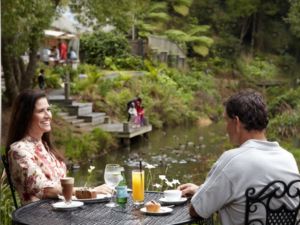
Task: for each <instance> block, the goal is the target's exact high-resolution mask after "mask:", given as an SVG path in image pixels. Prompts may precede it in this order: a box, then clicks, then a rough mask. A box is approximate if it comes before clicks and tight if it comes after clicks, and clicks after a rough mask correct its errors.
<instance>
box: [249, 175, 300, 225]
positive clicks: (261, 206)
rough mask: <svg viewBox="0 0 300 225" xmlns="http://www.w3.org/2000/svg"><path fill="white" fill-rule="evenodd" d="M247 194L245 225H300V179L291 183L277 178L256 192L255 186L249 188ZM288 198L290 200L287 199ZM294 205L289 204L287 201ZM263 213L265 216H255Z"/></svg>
mask: <svg viewBox="0 0 300 225" xmlns="http://www.w3.org/2000/svg"><path fill="white" fill-rule="evenodd" d="M245 194H246V213H245V225H250V224H252V225H253V224H260V225H264V224H266V225H299V224H300V218H299V216H298V215H299V209H300V180H294V181H291V182H290V183H289V184H286V183H284V182H283V181H280V180H276V181H273V182H271V183H269V184H268V185H267V186H265V187H264V188H263V189H261V190H260V191H258V192H257V193H256V190H255V188H248V189H247V190H246V192H245ZM287 198H288V200H287ZM289 200H290V202H293V203H294V205H295V206H294V207H293V208H291V207H290V206H287V201H289ZM257 213H259V214H260V215H261V214H262V213H263V215H264V216H263V217H264V218H261V217H255V215H257Z"/></svg>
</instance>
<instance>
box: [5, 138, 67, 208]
mask: <svg viewBox="0 0 300 225" xmlns="http://www.w3.org/2000/svg"><path fill="white" fill-rule="evenodd" d="M8 156H9V168H10V172H11V176H12V180H13V183H14V186H15V187H16V190H17V192H18V193H19V195H20V198H21V201H22V204H27V203H29V202H33V201H36V200H39V199H41V198H42V197H43V194H44V188H46V187H56V188H59V187H60V178H62V177H65V176H66V165H65V163H64V162H61V161H59V160H58V159H57V158H56V157H55V156H54V154H53V153H52V152H50V151H48V150H47V149H46V148H45V146H44V144H43V143H42V142H41V141H37V140H35V139H33V138H32V137H29V136H27V137H25V138H23V139H22V140H20V141H17V142H14V143H13V144H12V145H11V146H10V150H9V152H8Z"/></svg>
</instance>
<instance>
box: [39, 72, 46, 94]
mask: <svg viewBox="0 0 300 225" xmlns="http://www.w3.org/2000/svg"><path fill="white" fill-rule="evenodd" d="M38 83H39V87H40V89H41V90H44V89H45V71H44V70H43V69H41V70H40V74H39V76H38Z"/></svg>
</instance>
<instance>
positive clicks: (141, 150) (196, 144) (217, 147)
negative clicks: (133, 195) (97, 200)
mask: <svg viewBox="0 0 300 225" xmlns="http://www.w3.org/2000/svg"><path fill="white" fill-rule="evenodd" d="M132 142H133V143H132V144H131V147H130V149H128V148H120V149H118V150H115V151H111V152H109V153H107V154H106V155H105V156H103V157H101V158H98V159H94V160H92V161H88V160H87V163H86V164H85V165H82V166H81V167H80V169H79V170H76V171H72V172H71V174H70V175H71V176H74V177H75V181H76V185H77V186H82V185H84V184H85V182H86V181H87V180H89V182H88V186H95V185H99V184H102V183H104V179H103V176H104V168H105V164H107V163H117V164H120V165H122V166H124V168H125V171H126V172H125V175H126V179H127V184H128V186H129V187H131V170H133V169H135V168H138V165H139V161H140V160H141V161H142V162H143V165H146V163H148V164H151V165H153V166H155V168H153V169H151V171H150V170H149V169H145V173H146V174H145V176H146V180H145V186H146V189H147V190H157V189H155V188H154V187H153V184H154V183H158V184H162V183H161V180H160V179H159V178H158V175H166V176H167V178H168V180H170V181H172V180H173V179H178V180H179V181H180V183H186V182H193V183H197V184H200V183H201V182H203V180H204V179H205V177H206V174H207V172H208V171H209V169H210V167H211V166H212V164H213V163H214V162H215V160H216V159H217V158H218V157H219V156H220V155H221V154H222V152H223V151H224V149H226V147H227V148H228V137H227V135H226V132H225V127H224V124H223V123H217V124H212V125H210V126H207V127H200V126H197V125H190V126H185V127H182V126H181V127H176V128H167V129H164V130H154V131H152V132H151V133H149V136H148V138H147V139H146V138H141V137H140V138H138V139H135V140H132ZM90 165H93V166H95V167H96V168H95V170H94V171H93V172H92V173H91V175H90V176H89V174H88V172H87V171H88V168H89V166H90Z"/></svg>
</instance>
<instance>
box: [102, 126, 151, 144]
mask: <svg viewBox="0 0 300 225" xmlns="http://www.w3.org/2000/svg"><path fill="white" fill-rule="evenodd" d="M98 127H100V128H101V129H102V130H104V131H106V132H109V133H112V135H114V136H115V137H117V138H120V139H121V140H123V142H124V143H125V145H129V144H130V139H131V138H133V137H136V136H140V135H144V134H147V133H149V132H150V131H152V125H145V126H141V127H133V126H132V125H131V124H128V123H108V124H101V125H99V126H98Z"/></svg>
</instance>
